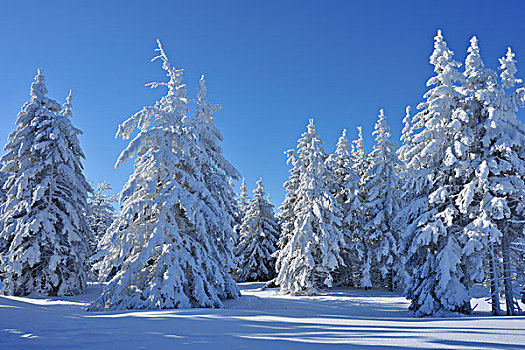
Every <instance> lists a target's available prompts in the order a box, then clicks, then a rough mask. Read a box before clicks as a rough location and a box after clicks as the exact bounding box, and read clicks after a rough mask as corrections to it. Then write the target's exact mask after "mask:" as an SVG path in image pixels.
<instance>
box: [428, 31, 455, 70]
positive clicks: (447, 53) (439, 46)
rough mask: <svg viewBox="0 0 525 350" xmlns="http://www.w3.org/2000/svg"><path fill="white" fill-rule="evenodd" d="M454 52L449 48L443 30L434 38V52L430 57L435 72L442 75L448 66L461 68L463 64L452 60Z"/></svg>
mask: <svg viewBox="0 0 525 350" xmlns="http://www.w3.org/2000/svg"><path fill="white" fill-rule="evenodd" d="M453 56H454V52H452V50H450V49H449V48H448V47H447V43H446V42H445V40H444V38H443V35H441V30H438V32H437V35H436V36H435V37H434V51H433V52H432V55H431V56H430V63H431V64H432V65H434V66H435V67H434V72H436V73H442V72H443V70H444V69H445V68H446V67H447V66H449V65H450V66H453V67H460V66H461V64H460V63H459V62H456V61H454V60H453V59H452V57H453Z"/></svg>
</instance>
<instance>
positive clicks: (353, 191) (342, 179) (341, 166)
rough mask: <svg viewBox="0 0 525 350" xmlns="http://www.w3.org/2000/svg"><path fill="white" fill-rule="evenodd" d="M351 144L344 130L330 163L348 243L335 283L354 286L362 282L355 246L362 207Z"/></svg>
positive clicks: (342, 250)
mask: <svg viewBox="0 0 525 350" xmlns="http://www.w3.org/2000/svg"><path fill="white" fill-rule="evenodd" d="M350 150H351V144H350V142H349V141H348V139H347V136H346V129H344V130H343V132H342V134H341V136H340V137H339V140H338V142H337V145H336V150H335V153H334V154H331V155H330V156H329V157H328V160H327V164H328V166H329V167H330V171H331V172H332V173H333V176H334V182H333V188H332V194H333V195H334V197H335V198H336V199H337V200H338V201H339V203H340V204H341V208H342V231H343V235H344V239H345V245H344V247H342V249H341V257H342V258H343V261H344V265H342V266H339V268H338V269H337V270H336V271H335V273H334V285H337V286H354V287H357V286H358V285H359V281H358V276H359V268H360V263H359V256H358V254H357V252H356V248H355V243H356V241H355V232H354V230H355V225H354V223H355V219H356V210H357V209H358V208H360V202H359V198H358V192H359V180H360V179H359V177H358V175H357V174H356V173H355V171H354V169H353V168H352V165H353V162H352V157H351V152H350Z"/></svg>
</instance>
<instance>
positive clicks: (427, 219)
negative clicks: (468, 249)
mask: <svg viewBox="0 0 525 350" xmlns="http://www.w3.org/2000/svg"><path fill="white" fill-rule="evenodd" d="M452 57H453V52H452V51H451V50H450V49H448V47H447V45H446V43H445V41H444V40H443V36H442V35H441V31H438V34H437V35H436V37H435V43H434V52H433V53H432V55H431V56H430V63H431V64H433V65H434V72H435V73H436V75H435V76H434V77H432V78H430V79H429V81H428V82H427V85H428V86H434V87H433V88H431V89H430V90H429V91H428V92H427V93H426V94H425V95H424V97H425V98H426V101H425V102H423V103H421V104H420V105H419V106H418V108H419V109H421V111H420V112H419V113H418V114H417V115H416V116H415V123H414V130H417V131H418V132H417V133H416V134H415V135H414V136H413V137H412V139H411V146H412V147H411V149H410V150H409V151H408V153H410V154H411V155H412V156H411V158H410V160H409V163H408V164H407V166H408V167H409V168H411V172H412V174H411V176H410V180H409V181H410V182H411V184H410V185H409V186H410V187H411V188H413V189H414V190H416V191H417V193H418V196H417V197H415V198H413V199H412V200H411V203H410V205H409V206H408V208H407V209H406V210H405V211H404V212H402V215H403V216H404V217H405V218H406V219H407V221H406V222H405V225H406V230H405V231H404V233H403V235H402V244H401V254H406V255H407V257H408V259H407V262H406V265H407V268H408V270H409V273H410V275H411V277H410V281H409V284H408V286H407V288H406V290H405V295H406V296H407V298H409V299H410V300H411V305H410V309H411V310H413V311H414V312H415V313H416V315H418V316H426V315H435V314H446V313H450V312H459V313H469V312H471V308H470V295H469V292H468V285H469V276H468V275H466V269H465V257H466V256H465V254H464V252H463V248H464V247H465V245H466V242H467V241H468V237H467V236H466V234H465V233H464V232H463V227H462V222H461V220H460V217H459V215H458V213H459V212H458V210H457V208H456V205H455V203H454V195H456V194H457V193H458V192H459V187H460V185H461V184H462V182H463V181H464V179H463V176H464V175H463V170H466V169H465V165H466V164H467V163H465V162H463V159H464V158H465V154H466V149H468V145H469V142H471V140H472V134H471V133H470V134H469V133H468V131H469V130H468V129H467V128H466V127H465V126H466V125H467V124H468V115H467V113H466V112H465V111H464V110H463V109H462V107H463V106H462V98H463V96H462V94H461V92H460V89H459V86H458V85H457V83H458V82H462V81H463V76H462V75H461V73H460V72H459V71H458V70H457V68H458V67H459V66H460V64H459V63H458V62H456V61H454V60H453V59H452Z"/></svg>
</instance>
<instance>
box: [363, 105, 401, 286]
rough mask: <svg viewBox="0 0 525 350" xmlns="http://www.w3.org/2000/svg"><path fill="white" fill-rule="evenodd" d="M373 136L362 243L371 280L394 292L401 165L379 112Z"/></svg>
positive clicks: (388, 130) (383, 117) (383, 116)
mask: <svg viewBox="0 0 525 350" xmlns="http://www.w3.org/2000/svg"><path fill="white" fill-rule="evenodd" d="M372 134H373V135H376V144H375V146H374V149H373V151H372V153H371V154H370V168H369V170H368V174H367V176H366V177H367V182H366V183H365V184H364V187H365V191H366V193H367V197H366V201H365V202H364V203H363V211H364V212H365V216H366V218H367V222H366V224H365V225H364V227H363V230H364V235H363V236H364V240H363V243H364V245H365V246H366V248H365V251H366V252H367V253H368V254H370V259H368V257H367V258H366V260H371V261H372V268H373V270H374V271H373V273H374V274H375V275H376V276H375V278H374V279H375V281H374V279H373V280H372V281H374V282H375V283H378V284H380V285H383V286H385V287H388V288H389V289H390V290H393V289H394V286H395V280H396V277H397V276H396V274H395V272H394V265H395V263H397V241H398V237H399V235H398V232H397V229H396V227H395V225H394V218H395V216H396V214H397V212H398V211H399V197H400V189H399V185H400V180H399V177H398V174H397V171H398V168H399V164H400V162H399V159H398V157H397V154H396V146H395V144H394V143H393V142H392V141H391V140H390V127H389V126H388V124H387V122H386V117H385V115H384V112H383V110H382V109H381V110H380V111H379V119H378V121H377V123H376V125H375V130H374V132H373V133H372ZM366 278H368V279H370V278H371V276H370V275H369V276H366Z"/></svg>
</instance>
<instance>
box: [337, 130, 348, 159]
mask: <svg viewBox="0 0 525 350" xmlns="http://www.w3.org/2000/svg"><path fill="white" fill-rule="evenodd" d="M349 151H350V143H349V142H348V138H347V137H346V129H343V132H342V133H341V136H340V137H339V140H338V141H337V146H336V148H335V153H336V154H337V155H339V156H347V155H348V152H349Z"/></svg>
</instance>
